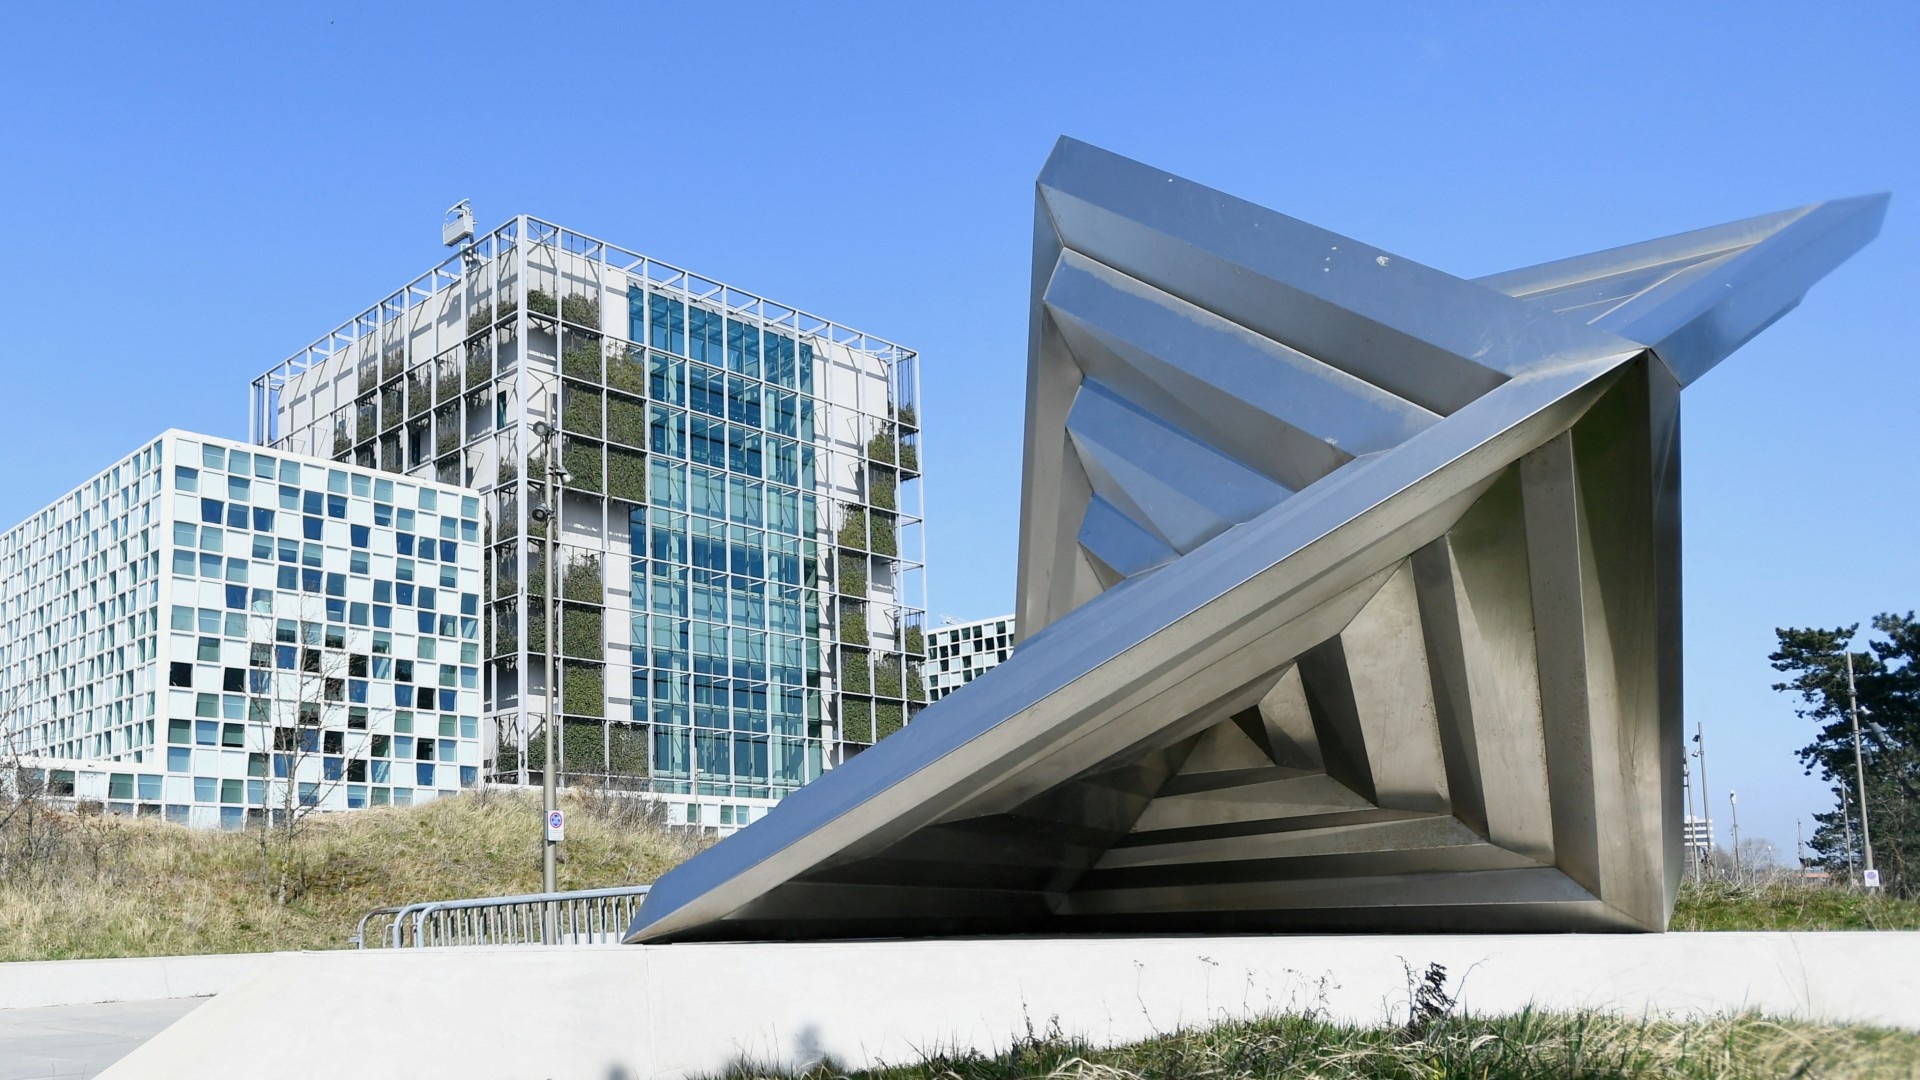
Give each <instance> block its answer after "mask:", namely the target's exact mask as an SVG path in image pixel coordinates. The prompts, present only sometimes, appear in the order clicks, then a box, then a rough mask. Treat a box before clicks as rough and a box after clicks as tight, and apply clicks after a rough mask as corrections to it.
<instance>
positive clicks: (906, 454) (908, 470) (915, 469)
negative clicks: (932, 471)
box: [900, 443, 920, 477]
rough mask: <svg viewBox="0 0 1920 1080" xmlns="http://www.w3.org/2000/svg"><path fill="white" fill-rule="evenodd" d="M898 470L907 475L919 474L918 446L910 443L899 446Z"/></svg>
mask: <svg viewBox="0 0 1920 1080" xmlns="http://www.w3.org/2000/svg"><path fill="white" fill-rule="evenodd" d="M900 471H901V472H903V473H905V474H907V476H909V477H914V476H918V475H920V448H919V447H917V446H915V445H913V444H912V443H903V444H901V446H900Z"/></svg>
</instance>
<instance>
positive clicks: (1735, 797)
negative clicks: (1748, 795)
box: [1727, 791, 1740, 885]
mask: <svg viewBox="0 0 1920 1080" xmlns="http://www.w3.org/2000/svg"><path fill="white" fill-rule="evenodd" d="M1727 805H1728V806H1729V807H1730V808H1731V809H1732V811H1733V882H1734V884H1736V885H1738V884H1739V883H1740V793H1739V792H1737V791H1729V792H1727Z"/></svg>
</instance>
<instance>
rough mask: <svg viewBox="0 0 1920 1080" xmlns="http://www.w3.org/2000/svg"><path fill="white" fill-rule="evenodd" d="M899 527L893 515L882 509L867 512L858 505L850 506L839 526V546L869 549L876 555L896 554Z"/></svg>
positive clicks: (897, 552)
mask: <svg viewBox="0 0 1920 1080" xmlns="http://www.w3.org/2000/svg"><path fill="white" fill-rule="evenodd" d="M869 525H870V526H871V528H869ZM899 528H900V527H899V523H898V521H896V520H895V518H894V516H893V515H892V514H889V513H887V512H886V511H884V510H875V511H872V513H871V514H869V512H868V511H866V510H864V509H861V508H859V507H850V508H848V510H847V520H846V522H845V523H844V524H842V525H841V526H840V546H841V547H847V548H855V549H859V550H865V551H871V552H873V553H874V554H876V555H898V554H899V553H900V539H899V535H898V534H899Z"/></svg>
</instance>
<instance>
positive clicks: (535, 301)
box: [527, 289, 560, 315]
mask: <svg viewBox="0 0 1920 1080" xmlns="http://www.w3.org/2000/svg"><path fill="white" fill-rule="evenodd" d="M527 310H528V311H531V312H534V313H535V314H538V315H558V314H560V308H559V306H558V305H557V304H555V303H554V302H553V294H552V293H550V292H548V291H547V290H545V289H528V290H527Z"/></svg>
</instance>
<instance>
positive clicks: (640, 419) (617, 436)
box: [607, 397, 647, 447]
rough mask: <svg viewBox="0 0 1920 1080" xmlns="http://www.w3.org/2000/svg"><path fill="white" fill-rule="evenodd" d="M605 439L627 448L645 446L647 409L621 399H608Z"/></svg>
mask: <svg viewBox="0 0 1920 1080" xmlns="http://www.w3.org/2000/svg"><path fill="white" fill-rule="evenodd" d="M607 438H608V439H609V440H611V441H613V442H617V443H622V444H624V445H627V446H637V447H644V446H646V445H647V407H646V406H644V405H641V404H639V403H638V402H633V401H628V400H627V399H626V398H623V397H610V398H608V399H607Z"/></svg>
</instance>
